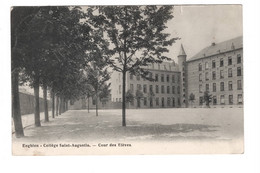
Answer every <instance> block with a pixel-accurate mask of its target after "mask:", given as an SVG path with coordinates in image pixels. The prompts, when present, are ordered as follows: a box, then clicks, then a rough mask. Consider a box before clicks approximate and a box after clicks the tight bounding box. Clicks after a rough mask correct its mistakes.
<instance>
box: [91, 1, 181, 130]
mask: <svg viewBox="0 0 260 173" xmlns="http://www.w3.org/2000/svg"><path fill="white" fill-rule="evenodd" d="M172 9H173V7H172V6H104V7H98V12H99V13H98V14H94V13H93V8H90V9H88V16H89V17H90V19H91V21H92V24H93V25H94V26H96V27H102V29H103V30H104V32H105V33H106V36H107V38H108V39H109V43H110V53H111V54H113V55H114V56H113V57H112V58H110V59H109V60H108V61H107V63H108V64H109V65H110V66H111V67H112V68H113V69H114V70H115V71H118V72H120V73H122V78H123V80H122V86H123V88H122V99H123V100H122V126H126V113H125V109H126V105H125V103H126V91H125V90H126V73H127V72H129V73H131V74H133V75H141V76H142V77H143V78H147V74H148V73H149V71H148V70H146V69H145V68H143V67H144V66H147V65H149V64H151V63H161V62H162V61H163V60H169V58H168V57H166V56H164V55H163V53H164V52H168V49H167V48H166V47H167V46H170V45H172V43H173V42H174V41H175V40H177V39H178V38H172V39H169V36H170V34H167V33H164V29H166V28H167V26H166V23H167V21H169V20H170V19H172V18H173V15H172ZM147 79H149V78H147Z"/></svg>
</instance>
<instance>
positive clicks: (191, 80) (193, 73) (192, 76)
mask: <svg viewBox="0 0 260 173" xmlns="http://www.w3.org/2000/svg"><path fill="white" fill-rule="evenodd" d="M238 54H240V55H241V59H242V60H241V61H242V62H241V63H239V64H237V55H238ZM228 57H232V65H228ZM222 58H223V60H224V66H223V67H220V59H222ZM213 60H215V62H216V67H215V68H212V61H213ZM206 62H208V64H209V68H208V69H205V63H206ZM200 63H201V64H202V71H199V68H198V66H199V64H200ZM237 67H241V69H242V75H241V76H237ZM229 68H231V69H232V77H228V69H229ZM220 70H223V74H224V78H220ZM213 71H215V72H216V79H215V80H213V79H212V72H213ZM187 72H188V74H187V81H188V93H187V94H188V97H189V95H190V94H191V93H193V94H194V95H195V100H194V103H193V104H192V105H193V106H196V107H199V106H200V103H199V97H202V96H203V93H204V91H205V90H206V84H209V92H210V94H212V96H216V98H217V105H221V104H220V97H221V95H225V104H224V105H229V106H230V104H229V95H233V104H232V105H239V104H238V101H237V100H238V97H237V96H238V94H242V98H243V49H237V50H234V51H230V52H226V53H221V54H217V55H214V56H210V57H205V58H202V59H198V60H195V61H190V62H187ZM206 72H208V74H209V80H206V79H205V73H206ZM199 74H201V76H202V80H201V81H199ZM238 80H241V83H242V89H238V88H237V81H238ZM229 81H232V88H233V89H232V90H229V86H228V82H229ZM221 82H224V91H220V83H221ZM213 83H216V92H213ZM199 85H202V92H200V91H199ZM211 105H212V106H213V102H212V103H211ZM217 105H214V107H217ZM189 106H190V107H191V104H190V102H189ZM222 106H223V105H222Z"/></svg>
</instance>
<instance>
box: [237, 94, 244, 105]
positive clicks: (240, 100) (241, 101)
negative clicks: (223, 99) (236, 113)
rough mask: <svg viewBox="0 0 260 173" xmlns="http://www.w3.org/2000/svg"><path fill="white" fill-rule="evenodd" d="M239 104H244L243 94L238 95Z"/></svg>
mask: <svg viewBox="0 0 260 173" xmlns="http://www.w3.org/2000/svg"><path fill="white" fill-rule="evenodd" d="M237 103H238V104H242V103H243V98H242V94H238V95H237Z"/></svg>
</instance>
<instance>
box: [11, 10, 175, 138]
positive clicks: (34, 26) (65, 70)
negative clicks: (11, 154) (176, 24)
mask: <svg viewBox="0 0 260 173" xmlns="http://www.w3.org/2000/svg"><path fill="white" fill-rule="evenodd" d="M172 10H173V7H172V6H98V7H84V8H80V7H63V6H59V7H14V8H13V9H12V12H11V49H12V50H11V52H12V61H11V62H12V68H11V70H12V109H13V112H12V116H13V120H14V125H15V132H16V136H17V137H20V136H23V135H24V134H23V127H22V121H21V114H20V106H19V84H22V83H29V85H30V86H31V87H33V88H34V95H35V126H41V123H40V112H39V88H40V87H42V88H43V92H44V98H45V100H46V99H47V90H49V91H50V92H51V97H52V117H54V112H55V109H54V107H55V105H54V101H55V97H56V104H57V105H60V106H59V109H60V111H59V112H60V113H62V112H63V111H65V110H66V107H67V106H66V105H67V104H68V101H69V100H75V99H79V98H81V97H82V96H87V97H88V98H89V97H90V96H91V94H90V93H93V92H94V95H95V97H96V99H97V101H98V98H99V97H100V96H101V97H103V96H104V95H103V96H102V94H101V93H102V92H101V91H103V90H104V88H108V87H109V86H107V85H106V83H107V81H108V80H109V76H110V74H109V72H108V67H112V69H113V70H115V71H118V72H120V73H122V86H123V88H122V126H126V118H125V117H126V116H125V108H126V105H125V102H126V91H125V88H126V73H127V72H129V73H131V74H133V75H140V76H142V77H143V78H146V79H148V80H153V79H151V78H149V71H147V70H145V68H143V67H144V66H147V65H149V64H151V63H161V62H162V61H163V60H169V58H168V57H166V56H164V55H163V53H164V52H168V49H167V46H170V45H172V43H174V42H175V40H177V39H178V38H169V36H170V34H168V33H165V31H164V30H165V29H166V28H167V25H166V24H167V22H168V21H169V20H170V19H172V18H173V15H172ZM103 94H104V93H103ZM46 104H47V102H46ZM57 105H56V108H57ZM96 105H98V104H97V103H96ZM45 107H48V106H45ZM46 112H48V111H46ZM56 114H57V109H56ZM97 115H98V114H97ZM45 117H46V118H45V121H48V115H47V114H45Z"/></svg>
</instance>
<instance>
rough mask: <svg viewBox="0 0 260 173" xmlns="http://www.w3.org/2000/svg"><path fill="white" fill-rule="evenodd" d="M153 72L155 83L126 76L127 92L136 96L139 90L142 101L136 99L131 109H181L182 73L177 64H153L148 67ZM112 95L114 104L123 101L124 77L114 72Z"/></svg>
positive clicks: (130, 105)
mask: <svg viewBox="0 0 260 173" xmlns="http://www.w3.org/2000/svg"><path fill="white" fill-rule="evenodd" d="M146 68H148V69H149V72H151V76H150V77H152V78H153V79H155V81H149V80H145V79H143V78H141V77H140V76H133V75H131V74H130V73H127V75H126V91H131V93H132V94H133V95H134V96H136V92H137V90H139V91H140V92H141V93H142V94H143V97H142V99H140V100H139V99H134V101H133V102H130V103H128V105H127V106H128V107H129V108H160V107H165V108H166V107H168V108H169V107H171V108H172V107H180V106H181V86H180V80H181V72H180V71H179V67H178V65H177V64H175V62H174V61H173V62H171V63H169V62H163V63H161V64H151V65H150V66H148V67H146ZM111 89H112V91H111V95H112V101H113V102H121V101H122V75H121V74H120V73H118V72H114V73H113V74H112V77H111Z"/></svg>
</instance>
